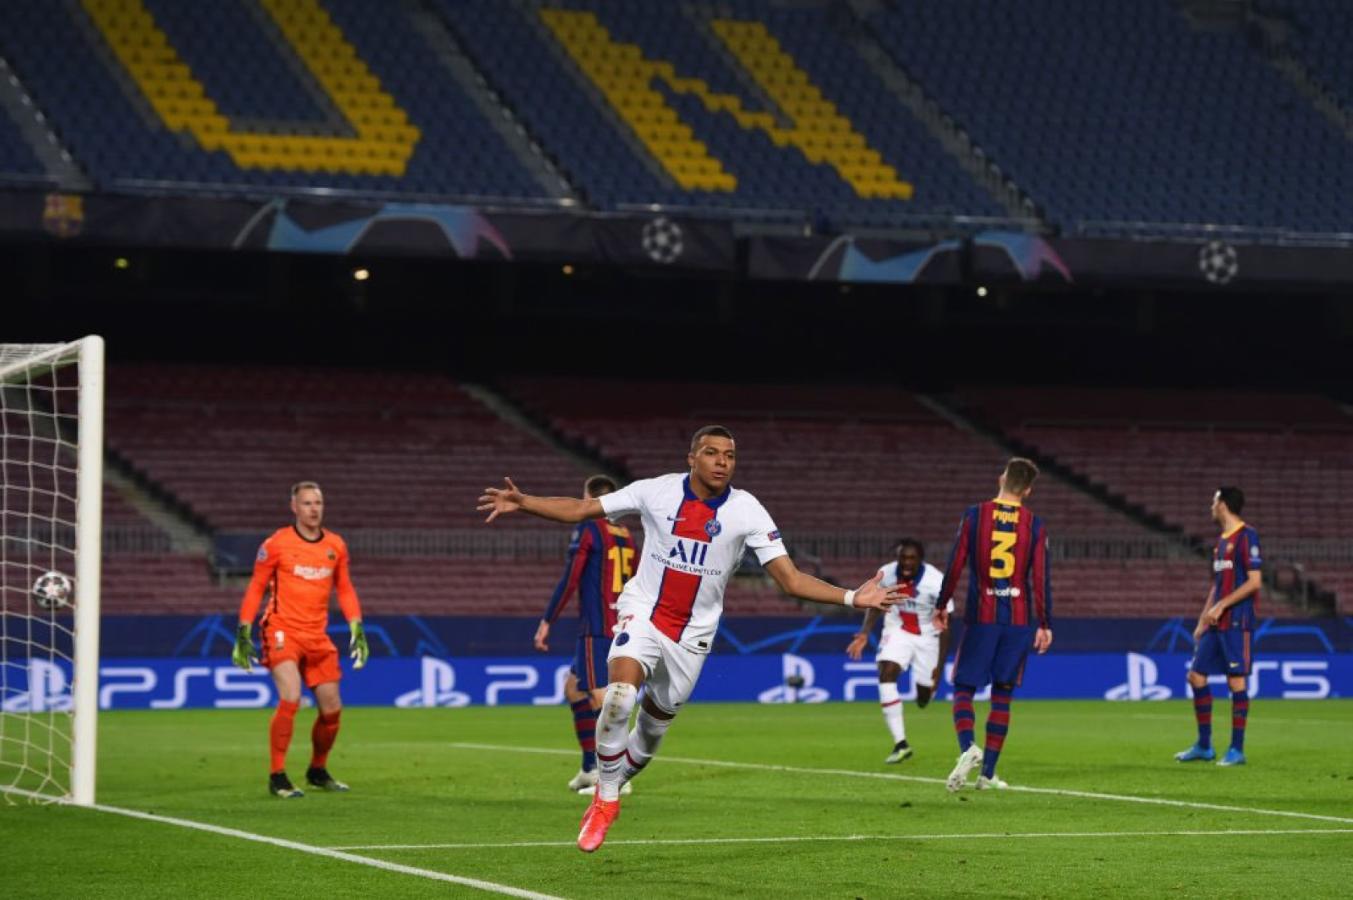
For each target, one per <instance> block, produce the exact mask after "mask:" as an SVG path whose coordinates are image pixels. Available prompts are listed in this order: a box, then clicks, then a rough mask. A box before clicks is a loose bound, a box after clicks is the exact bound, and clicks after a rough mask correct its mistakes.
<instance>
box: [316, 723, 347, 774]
mask: <svg viewBox="0 0 1353 900" xmlns="http://www.w3.org/2000/svg"><path fill="white" fill-rule="evenodd" d="M342 714H343V710H341V709H340V710H338V711H337V712H331V713H320V714H319V715H317V716H316V717H315V725H314V727H313V728H311V729H310V742H311V744H312V745H313V746H314V751H315V753H314V755H313V756H312V757H310V768H312V769H322V768H324V767H325V765H326V764H327V763H328V762H329V751H330V750H331V749H333V746H334V740H335V739H336V738H337V737H338V718H339V716H341V715H342Z"/></svg>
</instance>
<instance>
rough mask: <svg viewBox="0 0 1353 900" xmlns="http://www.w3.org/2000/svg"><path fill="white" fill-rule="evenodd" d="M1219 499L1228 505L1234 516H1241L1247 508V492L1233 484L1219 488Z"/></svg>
mask: <svg viewBox="0 0 1353 900" xmlns="http://www.w3.org/2000/svg"><path fill="white" fill-rule="evenodd" d="M1217 499H1218V500H1220V501H1221V502H1222V503H1225V504H1226V508H1227V509H1229V510H1230V511H1231V515H1233V516H1238V515H1240V511H1241V510H1242V509H1244V508H1245V492H1244V491H1242V490H1241V489H1240V488H1238V487H1236V486H1235V485H1233V484H1224V485H1222V486H1221V487H1219V488H1217Z"/></svg>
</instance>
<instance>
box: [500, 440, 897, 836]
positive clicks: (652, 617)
mask: <svg viewBox="0 0 1353 900" xmlns="http://www.w3.org/2000/svg"><path fill="white" fill-rule="evenodd" d="M686 462H687V464H688V465H689V466H690V473H689V474H686V475H682V474H680V473H677V474H672V475H662V476H659V477H657V478H646V479H643V480H641V481H636V482H634V483H632V484H630V485H629V486H627V487H625V488H622V489H621V490H618V491H615V492H613V493H610V494H606V495H605V496H602V497H599V498H597V499H595V500H575V499H572V498H570V497H535V496H532V495H530V494H525V493H522V492H521V491H520V490H519V489H518V488H517V486H516V485H515V484H513V483H512V479H510V478H507V479H504V481H505V483H506V487H503V488H488V489H487V490H486V491H485V492H484V495H483V496H481V497H480V498H479V504H480V505H479V507H478V508H479V510H480V511H481V512H485V511H487V512H488V513H489V516H488V520H487V521H489V522H492V521H493V520H494V519H496V518H498V516H500V515H503V514H504V513H510V512H515V511H517V510H520V511H522V512H527V513H531V514H532V515H536V516H540V517H541V518H545V519H552V520H554V521H557V522H581V521H583V520H585V519H594V518H597V517H598V516H608V517H611V518H617V517H620V516H625V515H629V514H631V513H638V514H639V515H640V516H641V518H642V520H643V525H644V548H643V553H642V558H641V559H640V561H639V571H638V573H637V574H636V575H635V576H634V577H633V578H631V579H630V580H629V581H628V582H627V583H626V584H625V588H624V590H623V591H622V592H621V594H620V600H619V613H620V618H619V621H618V623H617V624H616V636H615V640H614V641H613V642H612V644H611V651H610V654H609V656H608V659H609V676H610V684H609V685H608V686H607V688H606V698H605V700H604V701H603V703H602V707H601V712H600V715H599V716H598V722H597V760H598V762H599V763H600V769H601V776H600V780H599V782H598V785H597V792H596V795H595V796H594V797H593V798H592V805H591V806H589V807H588V808H587V812H586V813H585V814H584V815H583V820H582V826H581V829H580V830H579V833H578V847H579V848H580V849H582V850H584V851H586V852H588V853H591V852H592V851H594V850H596V849H597V848H598V847H600V846H601V844H602V842H603V841H604V840H605V839H606V831H607V830H608V829H609V828H610V827H611V823H613V822H614V821H615V820H616V817H617V816H619V815H620V789H621V787H622V786H624V785H625V784H626V783H628V782H629V780H630V779H631V778H633V777H634V776H635V775H637V774H639V772H640V771H642V770H643V768H644V766H646V765H648V763H649V761H650V760H651V759H652V758H653V755H654V754H655V753H656V752H657V750H658V745H659V743H661V741H662V738H663V735H664V734H666V732H667V727H668V726H669V725H670V724H671V722H672V718H673V717H674V716H675V715H676V714H677V711H678V710H679V709H680V708H681V705H682V704H683V703H685V702H686V700H687V698H689V697H690V695H691V691H692V690H693V689H694V688H695V682H696V679H697V678H698V677H699V675H700V668H701V666H703V665H704V662H705V656H706V655H707V654H708V653H709V651H710V649H711V647H712V646H713V644H714V633H715V631H716V630H717V629H718V626H719V615H720V614H721V613H722V612H723V594H724V588H725V586H727V584H728V580H729V579H730V578H732V576H733V572H734V571H735V570H736V569H737V567H738V563H739V562H740V561H741V559H742V554H743V550H744V548H747V547H750V548H751V549H752V550H753V551H754V552H755V553H756V556H757V559H759V560H760V561H761V564H762V565H763V566H764V567H765V569H766V572H767V574H769V575H770V577H771V578H773V579H774V580H775V582H776V584H778V585H779V586H780V589H781V590H783V591H784V592H785V593H787V594H791V595H793V596H795V597H801V598H803V599H805V600H814V601H816V602H818V603H830V604H839V605H844V606H859V607H861V608H864V609H879V608H886V607H887V606H889V605H891V604H892V603H893V602H895V601H896V600H897V595H896V593H889V592H888V591H886V590H885V589H884V588H882V587H880V582H881V580H882V576H881V575H876V576H874V578H873V579H872V580H870V581H867V582H865V583H864V584H863V585H861V586H860V587H859V588H857V589H856V590H853V591H848V590H843V589H841V588H839V587H835V586H833V585H830V584H827V583H826V582H825V581H820V580H819V579H817V578H814V577H813V576H811V575H808V574H806V573H804V572H800V571H799V569H798V567H797V566H795V565H794V563H793V562H792V561H791V560H790V558H789V556H788V555H787V551H786V550H785V546H784V543H783V542H782V541H781V540H780V532H779V530H777V529H776V527H775V523H774V522H772V521H771V518H770V515H769V514H768V513H767V512H766V510H765V508H764V507H762V505H761V504H760V503H759V502H758V501H757V499H756V498H755V497H753V496H752V495H751V494H749V493H747V492H746V491H742V490H738V489H737V488H735V487H733V486H732V484H731V481H732V478H733V469H734V468H735V466H736V463H737V453H736V449H735V447H734V443H733V435H732V433H731V432H730V431H729V430H728V429H727V428H724V427H722V426H720V425H706V426H705V427H704V428H701V429H700V430H699V431H697V432H696V433H695V436H694V437H693V438H692V439H691V447H690V452H689V453H688V455H687V457H686ZM644 684H647V690H646V691H645V692H644V699H643V703H642V704H640V707H641V708H640V710H639V714H638V716H637V717H636V719H635V723H634V729H633V730H632V731H629V732H628V734H627V733H626V731H627V729H628V726H629V717H630V713H631V711H632V710H633V709H634V705H635V701H636V698H637V697H638V694H639V688H640V687H641V686H643V685H644Z"/></svg>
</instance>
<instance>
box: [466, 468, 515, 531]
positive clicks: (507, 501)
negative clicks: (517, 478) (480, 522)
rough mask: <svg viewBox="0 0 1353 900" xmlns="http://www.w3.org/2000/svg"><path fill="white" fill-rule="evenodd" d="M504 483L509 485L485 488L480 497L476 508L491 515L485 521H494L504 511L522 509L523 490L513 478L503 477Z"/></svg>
mask: <svg viewBox="0 0 1353 900" xmlns="http://www.w3.org/2000/svg"><path fill="white" fill-rule="evenodd" d="M503 484H505V485H507V487H501V488H484V493H483V494H481V495H480V497H479V506H478V507H476V509H478V510H479V512H486V513H488V514H489V517H488V518H487V519H485V520H484V521H485V523H488V522H492V521H493V520H494V519H496V518H498V517H499V516H501V515H502V514H503V513H510V512H516V511H517V510H519V509H521V504H522V492H521V490H520V489H519V488H518V487H517V486H516V485H515V484H513V483H512V479H511V478H506V477H504V478H503Z"/></svg>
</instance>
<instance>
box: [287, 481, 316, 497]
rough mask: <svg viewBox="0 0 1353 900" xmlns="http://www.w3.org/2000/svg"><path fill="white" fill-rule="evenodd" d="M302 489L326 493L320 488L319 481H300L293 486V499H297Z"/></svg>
mask: <svg viewBox="0 0 1353 900" xmlns="http://www.w3.org/2000/svg"><path fill="white" fill-rule="evenodd" d="M301 491H319V492H320V493H321V494H322V493H324V491H323V489H321V488H320V486H319V482H318V481H298V482H296V483H295V484H293V485H292V486H291V499H293V500H295V499H296V495H297V494H299V493H300V492H301Z"/></svg>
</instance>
